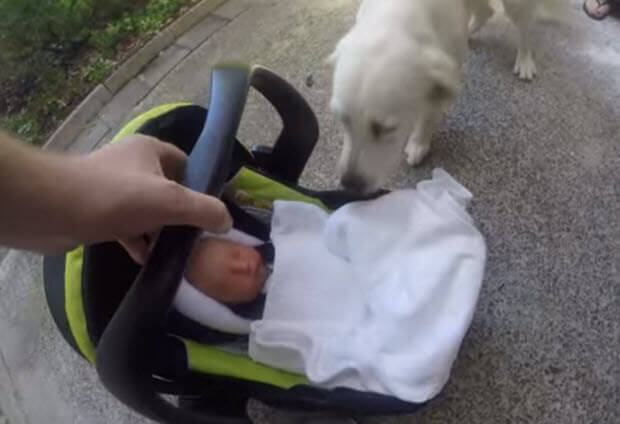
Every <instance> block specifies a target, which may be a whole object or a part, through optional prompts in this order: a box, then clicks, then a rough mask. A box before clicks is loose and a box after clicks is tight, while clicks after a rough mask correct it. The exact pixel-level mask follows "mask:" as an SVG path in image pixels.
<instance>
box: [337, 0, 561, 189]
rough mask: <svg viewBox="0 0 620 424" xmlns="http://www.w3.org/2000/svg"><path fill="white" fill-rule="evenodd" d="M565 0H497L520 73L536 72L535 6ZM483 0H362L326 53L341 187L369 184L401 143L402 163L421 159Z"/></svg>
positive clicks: (449, 97)
mask: <svg viewBox="0 0 620 424" xmlns="http://www.w3.org/2000/svg"><path fill="white" fill-rule="evenodd" d="M566 1H567V0H503V3H504V7H505V10H506V13H507V14H508V16H509V17H510V18H511V20H512V21H513V22H514V24H515V26H516V27H517V29H518V31H519V46H518V54H517V59H516V63H515V73H516V74H518V75H519V77H520V78H522V79H526V80H527V79H531V78H532V77H533V76H534V74H535V73H536V65H535V62H534V57H533V54H532V40H531V28H532V25H533V24H534V22H535V20H536V19H535V18H536V16H537V12H538V9H539V8H540V6H544V7H547V8H548V9H549V6H552V7H553V6H558V5H560V4H561V3H566ZM489 2H490V0H365V1H364V2H363V4H362V6H361V9H360V11H359V14H358V17H357V22H356V24H355V26H354V27H353V28H352V29H351V30H350V31H349V33H348V34H346V35H345V36H344V38H343V39H342V40H340V42H339V43H338V45H337V47H336V49H335V51H334V53H333V54H332V56H331V61H332V62H333V63H335V72H334V83H333V96H332V101H331V108H332V111H333V112H334V113H335V114H336V116H337V117H338V118H339V120H340V121H341V122H342V124H343V126H344V128H345V137H344V145H343V149H342V155H341V158H340V163H339V170H340V173H341V176H342V179H341V182H342V184H343V185H344V186H345V187H346V188H349V189H353V190H356V191H360V192H369V191H373V190H375V189H377V188H378V187H379V185H380V184H382V183H383V182H384V180H385V179H386V178H387V177H388V176H389V173H390V170H391V169H392V168H394V167H395V166H396V164H397V163H398V161H399V158H400V155H401V152H402V151H403V148H404V150H405V153H406V157H407V162H408V163H409V164H410V165H416V164H419V163H420V162H421V161H422V159H423V158H424V156H425V155H426V154H427V153H428V150H429V148H430V143H431V136H432V134H433V132H434V130H435V127H436V125H437V123H438V121H439V119H440V118H441V116H442V115H443V112H444V111H445V109H446V108H447V107H448V106H450V105H451V104H452V102H453V100H454V99H455V97H456V96H457V94H458V93H459V90H460V85H461V75H460V68H461V64H462V63H463V62H464V61H465V59H466V58H467V54H468V35H469V33H470V31H475V30H477V29H478V28H480V27H481V26H482V25H484V23H485V22H486V21H487V20H488V19H489V18H490V17H491V16H492V15H493V9H492V8H491V6H490V3H489ZM548 12H549V11H548ZM549 13H550V12H549ZM407 140H408V141H407ZM406 141H407V143H406V145H405V142H406Z"/></svg>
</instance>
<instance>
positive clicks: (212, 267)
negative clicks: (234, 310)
mask: <svg viewBox="0 0 620 424" xmlns="http://www.w3.org/2000/svg"><path fill="white" fill-rule="evenodd" d="M185 275H186V277H187V280H188V281H189V282H190V283H191V284H192V285H193V286H194V287H196V288H197V289H198V290H200V291H201V292H202V293H204V294H206V295H208V296H209V297H211V298H213V299H215V300H217V301H219V302H222V303H228V304H238V303H246V302H250V301H252V300H254V299H255V298H256V297H257V296H258V295H259V293H260V291H261V290H262V288H263V285H264V283H265V279H266V278H267V271H266V269H265V265H264V264H263V259H262V257H261V256H260V254H259V253H258V252H257V251H256V250H255V249H253V248H251V247H248V246H244V245H241V244H237V243H233V242H230V241H225V240H216V239H202V240H200V241H199V242H198V244H197V245H196V247H195V249H194V252H193V255H192V257H191V259H190V262H189V266H188V268H187V270H186V273H185Z"/></svg>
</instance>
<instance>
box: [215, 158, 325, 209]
mask: <svg viewBox="0 0 620 424" xmlns="http://www.w3.org/2000/svg"><path fill="white" fill-rule="evenodd" d="M226 190H227V192H228V191H230V190H232V191H233V195H234V196H235V197H236V200H239V201H240V203H247V200H246V199H243V197H244V196H243V195H245V196H247V197H249V198H250V199H251V200H253V201H254V202H255V203H256V204H255V205H254V206H257V207H261V206H262V207H263V208H264V207H265V206H266V205H262V204H261V203H267V204H268V205H269V209H271V205H272V203H273V202H274V201H275V200H290V201H299V202H306V203H311V204H313V205H316V206H318V207H320V208H322V209H324V210H329V208H328V207H327V206H325V204H324V203H323V202H321V201H320V200H318V199H315V198H313V197H310V196H306V195H305V194H301V193H299V192H298V191H295V190H294V189H292V188H289V187H287V186H285V185H284V184H281V183H279V182H277V181H274V180H272V179H270V178H267V177H265V176H264V175H261V174H259V173H258V172H256V171H253V170H251V169H248V168H242V169H241V170H240V171H239V173H237V175H235V177H234V178H233V179H232V180H231V181H230V182H229V183H228V184H227V186H226Z"/></svg>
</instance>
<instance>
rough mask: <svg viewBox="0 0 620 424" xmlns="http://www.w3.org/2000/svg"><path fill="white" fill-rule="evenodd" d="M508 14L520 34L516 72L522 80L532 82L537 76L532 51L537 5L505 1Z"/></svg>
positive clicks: (520, 1)
mask: <svg viewBox="0 0 620 424" xmlns="http://www.w3.org/2000/svg"><path fill="white" fill-rule="evenodd" d="M504 4H505V6H506V13H507V14H508V16H510V19H511V20H512V22H513V23H514V24H515V26H516V27H517V31H518V32H519V49H518V52H517V59H516V61H515V68H514V72H515V74H516V75H518V76H519V78H520V79H522V80H525V81H530V80H531V79H532V78H534V76H535V75H536V62H535V61H534V53H533V51H532V30H533V27H534V23H535V21H536V13H535V10H536V3H535V2H532V1H523V0H505V1H504Z"/></svg>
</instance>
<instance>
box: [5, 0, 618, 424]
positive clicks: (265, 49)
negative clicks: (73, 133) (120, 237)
mask: <svg viewBox="0 0 620 424" xmlns="http://www.w3.org/2000/svg"><path fill="white" fill-rule="evenodd" d="M231 2H232V3H231V4H232V6H230V5H229V6H228V7H229V8H230V9H228V10H232V11H234V13H233V14H231V15H229V16H220V17H219V18H216V19H215V21H214V22H217V23H202V24H200V26H199V27H197V29H195V33H196V34H199V33H200V34H204V33H205V32H209V31H210V30H206V29H204V28H205V27H207V26H209V25H216V26H219V27H218V28H217V30H215V32H213V33H211V34H209V36H208V37H206V38H201V37H202V36H201V35H196V37H197V38H196V41H195V42H196V43H197V44H196V45H195V46H194V47H193V48H192V49H191V52H189V50H190V49H189V48H188V47H187V45H184V44H183V43H181V42H177V43H176V44H175V45H173V46H172V47H171V48H170V49H169V51H167V52H166V53H164V55H162V58H161V59H160V60H159V61H158V63H157V64H155V65H153V66H154V67H153V68H150V67H149V68H148V69H147V70H146V71H145V72H144V73H143V74H142V75H141V76H139V77H138V78H137V79H136V81H138V82H134V83H133V85H130V86H128V88H126V89H124V90H125V91H123V90H121V92H120V93H119V97H118V98H114V99H113V100H112V102H113V104H114V105H115V106H114V107H112V106H109V107H107V108H106V110H104V112H103V113H102V114H101V116H100V118H99V120H98V121H96V123H95V124H94V125H93V127H92V128H97V125H99V128H102V127H101V125H105V131H101V132H99V131H94V132H93V134H91V136H90V137H85V136H84V135H83V136H82V137H81V138H80V140H79V142H77V143H76V144H74V145H73V146H72V147H71V150H77V151H85V150H88V149H90V148H93V147H96V146H98V145H101V144H102V143H104V142H105V141H106V140H108V139H109V138H110V137H111V136H112V134H114V133H115V132H116V131H117V129H118V128H119V127H120V125H121V124H122V122H123V121H126V120H128V119H130V118H131V117H132V116H134V115H135V114H136V113H138V112H140V111H144V110H147V109H149V108H150V107H152V106H154V105H156V104H159V103H164V102H169V101H177V100H188V101H193V102H197V103H199V104H204V102H205V101H206V98H207V94H208V93H207V81H208V76H209V69H210V67H211V66H212V65H214V64H215V63H217V62H218V61H221V60H244V61H248V62H252V63H260V64H263V65H266V66H269V67H271V68H272V69H274V70H276V71H277V72H278V73H280V74H281V75H283V76H284V77H286V78H287V79H288V80H289V81H291V82H292V83H293V84H294V85H295V86H296V87H298V88H299V89H300V90H301V91H302V93H303V94H304V95H305V96H306V98H307V99H308V100H309V101H310V103H311V104H312V106H313V107H314V109H315V110H316V112H317V114H318V117H319V121H320V123H321V130H322V136H321V141H320V143H319V146H318V147H317V150H316V152H315V154H314V156H313V158H312V160H311V162H310V164H309V167H308V169H307V172H306V173H305V175H304V181H305V183H306V184H308V185H310V186H312V187H318V188H323V187H329V186H333V185H334V184H335V183H336V179H335V177H334V176H333V169H334V165H335V162H336V158H337V155H338V150H339V138H340V130H339V128H338V126H337V124H336V122H335V121H334V119H333V118H332V117H331V115H330V114H329V112H328V108H327V106H328V101H329V91H330V69H329V67H328V66H327V65H326V64H325V62H324V59H325V57H326V56H327V55H328V53H329V52H330V50H331V49H332V48H333V46H334V44H335V42H336V40H337V39H338V38H339V37H340V36H341V35H342V34H343V33H344V31H345V30H346V28H348V27H349V26H350V25H351V23H352V22H353V19H354V15H355V11H356V8H357V6H358V4H359V1H357V0H313V1H307V0H254V1H250V0H246V1H243V0H231ZM572 4H573V9H574V10H573V12H574V15H575V16H576V17H577V18H578V19H577V21H576V22H575V23H574V24H573V26H572V27H571V28H570V29H567V28H565V27H558V26H555V25H552V26H549V27H547V28H543V29H541V30H540V34H538V36H539V38H540V41H539V43H538V48H539V53H538V56H539V62H540V66H539V68H540V71H541V75H540V77H539V78H538V79H536V80H535V81H534V82H533V83H531V84H525V83H521V82H519V81H517V80H516V79H515V77H514V76H513V75H512V73H511V68H512V62H513V59H514V50H513V46H514V33H513V32H512V28H510V26H509V25H508V24H507V22H506V21H505V19H504V18H502V17H496V18H494V19H493V21H492V22H491V24H490V25H489V26H488V27H486V28H485V29H483V30H482V31H481V32H480V33H478V34H477V35H476V36H475V38H474V40H473V41H472V43H471V44H472V55H471V58H470V60H469V62H468V63H467V66H466V67H465V68H466V69H465V75H466V77H465V80H466V84H465V90H464V92H463V93H462V95H461V97H460V99H459V102H458V104H457V105H456V107H455V108H454V109H453V110H452V111H451V112H450V113H449V114H448V116H447V118H446V119H445V120H444V122H443V124H442V125H441V129H440V131H439V133H438V134H437V135H436V137H435V138H436V143H435V145H434V147H433V150H432V154H431V156H430V158H429V160H427V161H426V162H425V163H424V165H423V166H422V167H421V168H419V169H416V170H411V169H408V168H406V167H405V166H403V167H402V168H401V169H399V170H398V172H397V174H396V175H395V177H394V179H393V181H392V184H393V186H396V187H410V186H412V185H413V184H415V183H416V182H417V181H419V180H421V179H423V178H426V177H428V175H429V174H430V171H431V170H432V169H433V168H434V167H436V166H443V167H444V168H446V169H447V170H448V171H449V172H450V173H451V174H452V175H454V176H455V177H456V178H457V179H459V180H460V181H462V182H463V183H464V184H465V185H466V186H468V187H469V188H470V189H471V190H472V191H473V193H474V195H475V199H474V204H473V207H472V213H473V216H474V218H475V219H476V222H478V223H479V225H480V227H481V229H482V231H483V232H484V234H485V235H486V237H487V241H488V246H489V265H488V271H487V275H486V280H485V284H484V288H483V291H482V294H481V297H480V302H479V306H478V311H477V313H476V316H475V317H474V321H473V324H472V328H471V330H470V332H469V334H468V336H467V338H466V340H465V342H464V344H463V347H462V351H461V354H460V356H459V358H458V360H457V362H456V365H455V368H454V372H453V375H452V378H451V380H450V382H449V384H448V386H447V387H446V389H445V390H444V392H443V394H442V395H441V396H440V397H439V398H438V399H437V400H436V401H435V402H433V403H432V404H431V405H430V406H429V407H428V409H427V410H426V411H424V412H423V413H421V414H420V415H418V417H417V419H416V421H415V422H417V423H421V424H425V423H453V422H454V423H456V422H462V423H503V422H506V423H517V422H523V423H537V424H545V423H549V424H551V423H553V424H556V423H563V424H571V423H575V424H583V423H604V424H612V423H616V422H617V420H618V416H620V386H619V384H620V350H619V349H618V346H620V320H619V319H618V317H620V272H619V271H620V269H619V268H620V253H619V252H620V225H619V222H618V220H619V218H620V191H619V190H620V189H619V187H620V175H619V174H618V169H620V127H619V123H618V116H620V44H619V43H618V40H620V22H619V21H618V20H613V19H608V20H606V21H604V22H600V23H599V22H594V21H591V20H588V19H586V18H585V17H583V16H582V14H581V12H580V6H581V5H580V0H572ZM234 8H238V9H234ZM231 13H232V12H231ZM211 28H213V27H211ZM188 38H189V36H188ZM188 42H189V41H188ZM184 49H185V50H184ZM186 50H187V51H186ZM181 57H182V60H181V61H180V62H178V59H179V58H181ZM174 58H176V59H174ZM160 65H161V67H160ZM149 78H153V79H157V80H158V81H157V83H156V84H155V86H154V88H153V89H152V90H150V91H148V90H147V91H145V90H143V89H142V88H141V84H142V83H141V82H140V81H148V80H149ZM276 132H277V119H276V118H275V117H273V115H271V114H270V110H269V108H268V107H266V106H265V104H264V103H263V101H262V100H261V99H260V98H259V97H258V96H252V97H251V99H250V103H249V105H248V109H247V112H246V115H245V117H244V122H243V125H242V129H241V132H240V137H241V138H242V139H243V140H247V141H248V142H251V143H256V142H263V141H267V140H272V139H273V137H274V134H275V133H276ZM40 265H41V261H40V258H39V257H37V256H33V255H27V254H23V253H20V252H10V253H8V255H7V256H6V257H5V259H4V260H3V262H2V264H1V266H0V281H1V284H0V334H1V337H0V340H1V342H0V359H1V360H2V361H0V399H2V409H3V410H4V411H5V413H7V412H9V413H10V411H14V412H13V415H14V416H15V417H16V418H15V419H14V422H13V423H12V424H21V423H32V424H38V423H63V424H64V423H88V424H98V423H102V424H103V423H111V422H114V423H122V424H125V423H141V422H145V421H144V420H143V419H141V418H139V417H137V416H135V415H134V414H133V413H131V412H129V411H127V410H126V409H125V408H124V407H123V406H122V405H119V404H118V403H117V402H116V401H115V400H113V399H111V398H110V397H109V396H108V395H107V394H106V393H105V391H104V390H103V389H102V388H101V386H100V385H99V383H98V382H97V380H96V378H95V375H94V373H93V370H92V369H91V368H89V367H87V366H86V365H85V364H84V363H83V362H82V361H81V360H79V359H77V358H76V355H75V354H74V353H73V352H72V351H71V350H70V348H69V347H68V346H67V345H66V344H65V343H64V342H63V341H62V340H61V339H60V337H59V335H58V333H57V332H56V330H55V328H54V327H53V324H52V323H51V322H50V319H49V316H48V312H47V311H46V307H45V302H44V299H43V295H42V292H41V272H40ZM7 382H9V384H7ZM9 408H10V409H9ZM11 417H12V416H11ZM371 422H373V423H374V422H376V423H379V422H380V423H392V424H401V423H402V424H404V423H409V422H413V420H412V419H411V418H402V417H400V418H392V419H381V420H373V421H371Z"/></svg>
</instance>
